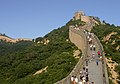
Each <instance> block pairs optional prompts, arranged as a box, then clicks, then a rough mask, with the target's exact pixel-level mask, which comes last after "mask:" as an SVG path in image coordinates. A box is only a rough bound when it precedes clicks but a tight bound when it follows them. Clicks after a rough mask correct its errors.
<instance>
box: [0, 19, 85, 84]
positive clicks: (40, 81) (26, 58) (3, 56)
mask: <svg viewBox="0 0 120 84" xmlns="http://www.w3.org/2000/svg"><path fill="white" fill-rule="evenodd" d="M74 23H77V24H78V23H79V24H80V23H81V24H82V25H83V22H81V21H77V22H75V21H72V20H71V21H70V22H68V23H67V24H66V25H65V26H63V27H61V28H58V29H54V30H53V31H51V32H50V33H48V34H47V35H45V36H44V37H38V38H36V39H34V42H22V41H21V42H19V43H6V42H2V41H1V42H0V83H1V84H53V83H54V82H57V81H58V80H61V79H63V78H64V77H66V76H67V75H68V74H69V73H70V72H71V70H72V69H73V68H74V66H75V65H76V63H77V62H78V59H76V58H75V57H74V56H73V52H74V51H75V50H77V47H75V45H74V44H72V43H71V42H70V40H69V26H70V25H71V24H72V25H75V24H74ZM79 56H80V55H79ZM37 71H38V72H37Z"/></svg>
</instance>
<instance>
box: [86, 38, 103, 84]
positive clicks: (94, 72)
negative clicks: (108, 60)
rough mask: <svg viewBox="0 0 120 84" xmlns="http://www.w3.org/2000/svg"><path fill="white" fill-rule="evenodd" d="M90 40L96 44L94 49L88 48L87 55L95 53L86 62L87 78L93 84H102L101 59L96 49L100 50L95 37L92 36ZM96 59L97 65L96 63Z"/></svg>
mask: <svg viewBox="0 0 120 84" xmlns="http://www.w3.org/2000/svg"><path fill="white" fill-rule="evenodd" d="M92 41H93V42H92V43H93V44H95V46H96V50H95V51H94V50H90V48H88V49H89V50H88V55H90V56H92V54H95V58H94V59H93V60H92V61H91V62H88V72H89V75H88V76H89V80H90V81H91V82H94V83H95V84H103V71H102V68H103V67H102V61H101V60H100V58H99V57H98V54H97V52H98V51H100V52H101V49H100V46H99V45H98V43H97V41H96V39H95V38H93V37H92ZM96 60H98V65H97V64H96Z"/></svg>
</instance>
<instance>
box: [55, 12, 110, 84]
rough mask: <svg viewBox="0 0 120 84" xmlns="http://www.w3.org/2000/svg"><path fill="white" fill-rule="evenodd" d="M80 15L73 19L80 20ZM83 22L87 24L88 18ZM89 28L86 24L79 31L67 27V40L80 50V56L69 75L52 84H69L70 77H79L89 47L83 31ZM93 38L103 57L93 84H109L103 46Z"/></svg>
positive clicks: (95, 37)
mask: <svg viewBox="0 0 120 84" xmlns="http://www.w3.org/2000/svg"><path fill="white" fill-rule="evenodd" d="M81 15H84V14H83V13H81ZM81 15H79V14H76V17H74V19H79V18H80V17H79V16H81ZM84 21H86V22H87V21H89V19H88V18H87V19H84ZM88 23H89V22H88ZM89 24H90V23H89ZM92 25H93V24H92ZM89 27H90V28H89ZM91 28H92V27H91V25H88V24H87V26H84V28H81V29H80V28H79V29H75V28H73V27H72V26H70V27H69V39H70V41H71V42H72V43H74V44H75V45H76V46H77V47H78V48H79V49H81V51H82V56H81V58H80V59H79V61H78V63H77V64H76V66H75V67H74V69H73V70H72V71H71V73H70V74H69V75H68V76H67V77H66V78H64V79H62V80H60V81H58V82H56V83H54V84H71V82H70V80H71V77H72V76H73V75H75V76H77V77H79V72H80V71H81V70H82V68H83V65H84V62H85V60H86V58H87V56H88V53H89V46H88V43H87V39H86V35H85V33H84V31H83V29H88V31H90V30H91ZM93 38H94V40H95V43H96V44H97V46H98V47H99V50H100V51H101V54H102V56H103V60H102V61H101V62H100V63H101V64H100V65H99V66H100V67H101V68H99V69H100V70H99V71H100V74H99V75H98V76H100V77H97V76H95V77H96V80H95V79H94V81H95V84H109V81H108V72H107V67H106V61H105V56H104V52H103V51H104V50H103V46H102V44H101V43H100V41H99V39H98V38H97V36H96V35H94V36H93ZM90 66H91V65H90ZM92 68H93V67H92ZM96 69H97V68H96ZM91 70H93V69H91ZM91 72H92V71H91ZM95 72H96V73H97V72H98V71H95ZM93 73H94V70H93ZM92 76H93V75H91V79H92Z"/></svg>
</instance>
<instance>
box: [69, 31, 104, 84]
mask: <svg viewBox="0 0 120 84" xmlns="http://www.w3.org/2000/svg"><path fill="white" fill-rule="evenodd" d="M84 33H85V34H86V39H87V41H88V45H89V48H90V51H91V53H92V55H91V56H87V58H86V60H85V64H84V67H83V69H82V70H81V71H80V73H79V76H72V77H71V84H94V82H93V81H90V80H89V72H88V62H91V61H92V60H96V65H97V66H98V65H99V60H100V59H102V54H101V51H98V52H96V45H95V43H94V42H93V40H92V37H94V35H93V34H92V33H90V32H88V31H86V30H84ZM95 53H97V54H95ZM99 58H100V59H99Z"/></svg>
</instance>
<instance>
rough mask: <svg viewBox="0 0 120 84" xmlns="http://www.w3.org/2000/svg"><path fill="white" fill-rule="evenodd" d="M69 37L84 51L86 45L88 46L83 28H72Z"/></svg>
mask: <svg viewBox="0 0 120 84" xmlns="http://www.w3.org/2000/svg"><path fill="white" fill-rule="evenodd" d="M69 38H70V41H71V42H72V43H74V44H75V45H76V46H77V47H78V48H79V49H81V50H82V53H83V52H84V50H85V46H86V36H85V34H84V32H83V31H81V30H76V29H74V28H70V29H69Z"/></svg>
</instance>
